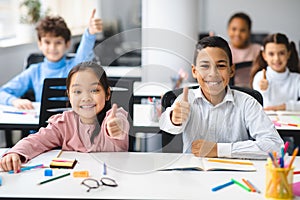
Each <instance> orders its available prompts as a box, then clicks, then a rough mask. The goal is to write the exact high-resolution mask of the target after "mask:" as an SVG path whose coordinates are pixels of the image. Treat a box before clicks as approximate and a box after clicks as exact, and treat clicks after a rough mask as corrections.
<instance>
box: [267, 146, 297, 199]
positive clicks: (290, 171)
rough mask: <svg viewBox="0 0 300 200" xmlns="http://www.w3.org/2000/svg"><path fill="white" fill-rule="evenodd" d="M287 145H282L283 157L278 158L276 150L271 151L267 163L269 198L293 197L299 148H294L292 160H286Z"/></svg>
mask: <svg viewBox="0 0 300 200" xmlns="http://www.w3.org/2000/svg"><path fill="white" fill-rule="evenodd" d="M286 149H287V147H281V157H279V158H278V159H277V153H276V152H273V153H271V152H269V158H268V163H267V165H266V194H265V197H266V198H267V199H285V200H287V199H293V176H294V167H293V162H294V160H295V157H296V155H297V154H298V150H299V148H298V147H297V148H296V149H294V152H293V155H292V157H291V160H290V161H289V163H288V164H287V163H286V161H285V159H284V158H285V155H286Z"/></svg>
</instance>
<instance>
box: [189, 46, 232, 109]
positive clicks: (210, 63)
mask: <svg viewBox="0 0 300 200" xmlns="http://www.w3.org/2000/svg"><path fill="white" fill-rule="evenodd" d="M229 63H230V62H229V58H228V56H227V54H226V52H225V51H224V50H223V49H221V48H218V47H206V48H204V49H202V50H200V51H199V52H198V56H197V62H196V66H192V73H193V77H194V78H195V79H197V81H198V83H199V84H200V86H201V89H202V92H203V94H204V96H205V97H206V99H207V100H209V101H210V102H211V103H213V102H215V100H216V101H217V102H221V101H222V100H223V98H224V96H225V88H226V86H227V85H228V83H229V80H230V78H231V77H232V76H233V74H234V68H233V66H230V64H229ZM213 104H214V103H213Z"/></svg>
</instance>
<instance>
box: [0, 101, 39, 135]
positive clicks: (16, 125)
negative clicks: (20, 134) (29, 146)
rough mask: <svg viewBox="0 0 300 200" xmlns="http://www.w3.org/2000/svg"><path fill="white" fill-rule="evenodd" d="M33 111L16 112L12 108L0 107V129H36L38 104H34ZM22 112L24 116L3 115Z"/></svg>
mask: <svg viewBox="0 0 300 200" xmlns="http://www.w3.org/2000/svg"><path fill="white" fill-rule="evenodd" d="M33 105H34V108H35V109H34V110H18V109H16V108H14V107H12V106H5V105H0V129H36V128H38V125H39V115H40V103H36V102H35V103H34V104H33ZM6 111H9V112H24V113H26V114H15V113H5V112H6Z"/></svg>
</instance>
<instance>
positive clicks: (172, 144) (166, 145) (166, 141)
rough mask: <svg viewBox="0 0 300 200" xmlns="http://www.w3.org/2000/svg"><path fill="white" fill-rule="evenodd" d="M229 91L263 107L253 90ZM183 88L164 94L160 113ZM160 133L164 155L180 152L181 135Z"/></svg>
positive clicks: (241, 88)
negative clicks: (248, 97)
mask: <svg viewBox="0 0 300 200" xmlns="http://www.w3.org/2000/svg"><path fill="white" fill-rule="evenodd" d="M196 88H199V86H192V87H190V88H189V89H196ZM230 88H231V89H235V90H239V91H241V92H245V93H247V94H249V95H251V96H252V97H254V98H255V99H256V100H257V101H258V102H259V103H260V104H261V105H263V97H262V95H261V94H260V93H259V92H258V91H256V90H253V89H250V88H243V87H236V86H230ZM182 91H183V88H179V89H176V90H171V91H168V92H167V93H165V94H164V96H163V97H162V100H161V106H162V112H164V111H165V110H166V108H167V107H170V106H171V105H172V104H173V103H174V101H175V99H176V98H177V97H178V96H179V95H180V94H182ZM160 133H161V134H162V151H163V152H165V153H179V152H182V147H183V143H182V135H181V134H179V135H173V134H170V133H167V132H165V131H162V130H160Z"/></svg>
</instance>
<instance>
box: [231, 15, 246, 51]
mask: <svg viewBox="0 0 300 200" xmlns="http://www.w3.org/2000/svg"><path fill="white" fill-rule="evenodd" d="M227 33H228V36H229V39H230V43H231V45H232V46H233V47H235V48H241V49H242V48H245V47H246V46H247V45H248V40H249V37H250V29H249V26H248V24H247V22H246V21H245V20H244V19H242V18H234V19H232V21H231V22H230V24H229V25H228V28H227Z"/></svg>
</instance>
